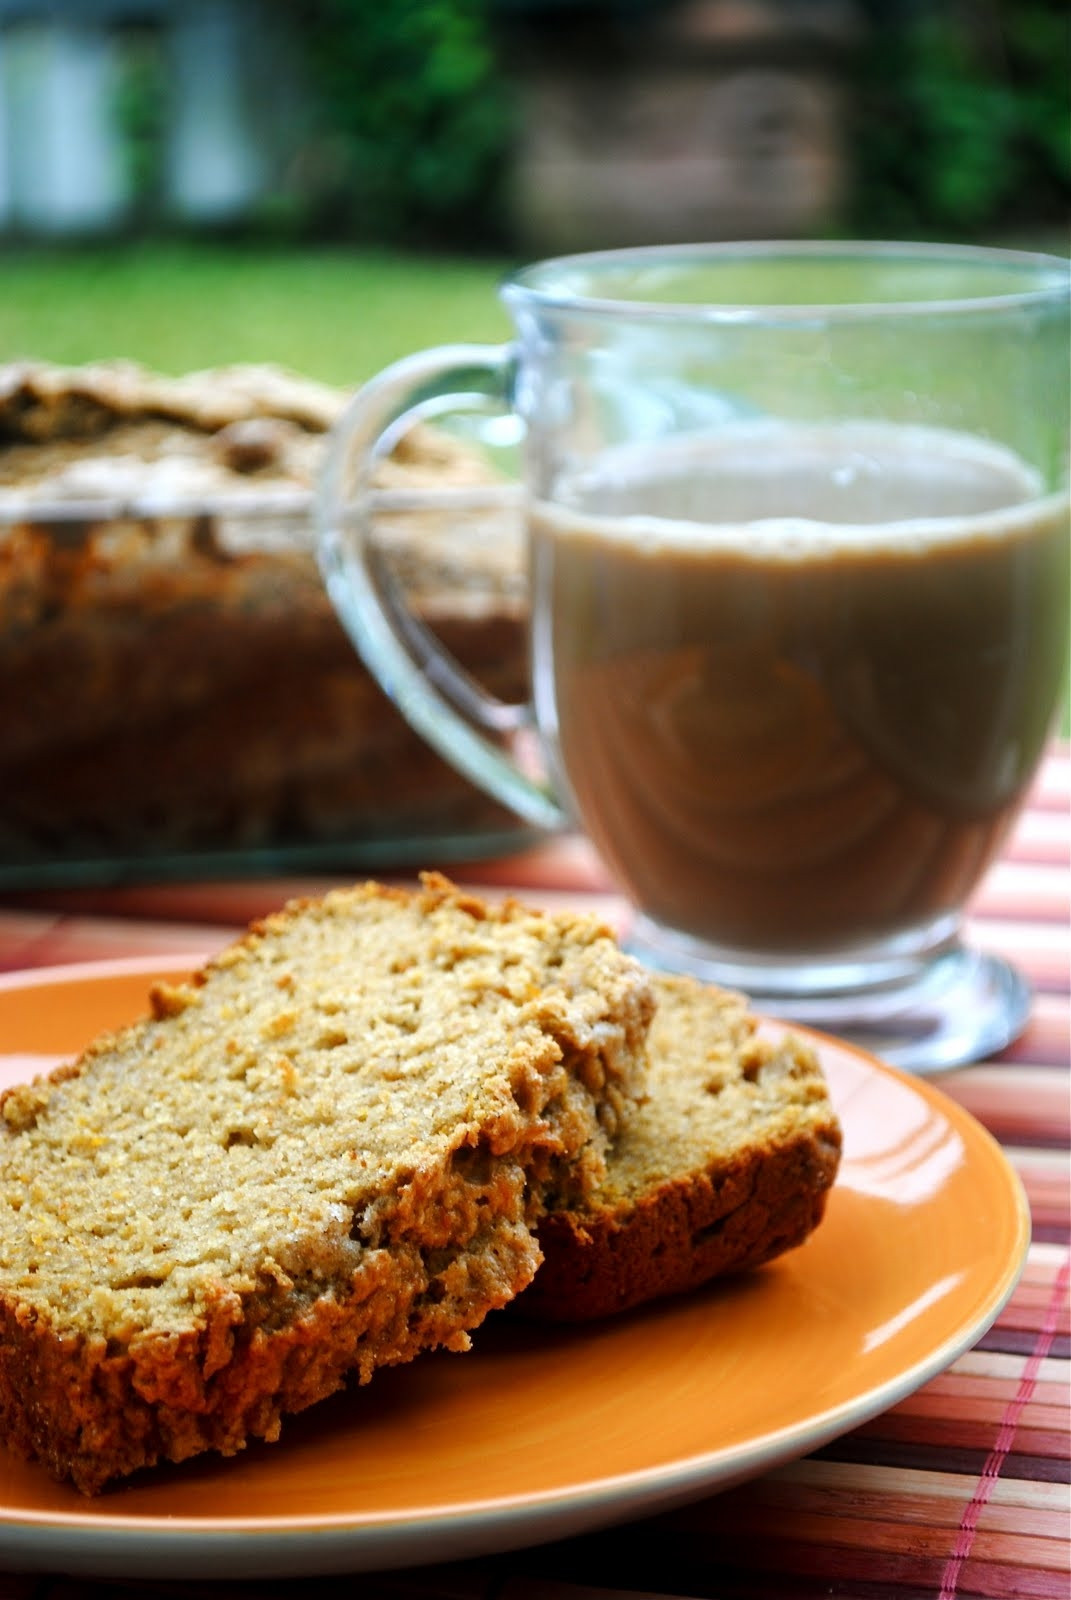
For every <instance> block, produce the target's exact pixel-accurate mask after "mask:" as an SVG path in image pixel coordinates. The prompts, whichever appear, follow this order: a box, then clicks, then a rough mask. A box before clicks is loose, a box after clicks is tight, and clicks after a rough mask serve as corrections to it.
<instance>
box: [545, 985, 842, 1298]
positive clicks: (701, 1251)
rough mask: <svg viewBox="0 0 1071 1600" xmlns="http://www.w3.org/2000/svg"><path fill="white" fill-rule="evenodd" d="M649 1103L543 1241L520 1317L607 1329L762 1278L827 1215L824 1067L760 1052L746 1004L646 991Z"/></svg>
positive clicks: (737, 999)
mask: <svg viewBox="0 0 1071 1600" xmlns="http://www.w3.org/2000/svg"><path fill="white" fill-rule="evenodd" d="M655 993H656V997H657V1010H656V1013H655V1018H654V1021H653V1023H652V1025H651V1031H650V1034H649V1038H648V1051H649V1058H650V1066H649V1094H648V1098H647V1099H646V1101H645V1102H644V1104H643V1106H642V1107H641V1109H640V1111H639V1112H638V1114H637V1115H636V1116H635V1118H633V1119H632V1121H631V1122H630V1123H629V1125H628V1127H627V1128H625V1129H624V1130H623V1131H622V1133H621V1134H620V1136H619V1138H618V1139H617V1140H616V1141H615V1144H614V1148H613V1150H612V1152H611V1155H610V1159H609V1162H608V1165H607V1171H606V1176H605V1178H604V1179H603V1181H602V1182H601V1183H600V1184H599V1185H598V1187H597V1188H596V1189H595V1191H594V1192H593V1193H592V1194H591V1195H590V1196H589V1197H588V1198H587V1199H586V1200H583V1201H581V1202H579V1203H578V1204H577V1205H575V1206H571V1207H559V1208H556V1209H555V1210H554V1212H553V1214H551V1215H548V1216H547V1217H546V1218H545V1219H544V1221H543V1222H542V1223H541V1224H540V1227H539V1239H540V1244H541V1246H542V1249H543V1253H544V1261H543V1264H542V1266H541V1267H540V1269H539V1272H538V1274H537V1276H536V1279H535V1282H534V1283H533V1285H532V1287H531V1288H530V1289H529V1290H528V1291H527V1292H526V1293H525V1294H524V1296H523V1297H522V1299H521V1300H520V1301H519V1303H518V1309H519V1310H522V1311H524V1312H525V1313H526V1314H527V1315H530V1316H534V1317H544V1318H547V1319H554V1320H570V1321H571V1320H582V1319H586V1318H592V1317H601V1316H607V1315H609V1314H611V1313H614V1312H619V1311H623V1310H626V1309H627V1308H629V1307H631V1306H635V1305H639V1304H641V1303H642V1302H644V1301H647V1300H652V1299H655V1298H659V1297H662V1296H664V1295H668V1294H675V1293H680V1292H682V1291H684V1290H688V1289H694V1288H696V1287H698V1286H699V1285H700V1284H703V1283H706V1282H708V1281H709V1280H710V1279H711V1278H714V1277H718V1276H720V1275H722V1274H724V1273H726V1272H739V1271H744V1270H745V1269H748V1268H752V1267H756V1266H760V1265H761V1264H762V1263H764V1262H766V1261H770V1260H772V1259H773V1258H774V1257H775V1256H779V1255H781V1254H783V1253H784V1252H785V1251H786V1250H789V1249H792V1248H794V1247H795V1246H796V1245H799V1244H802V1243H803V1241H804V1240H805V1239H806V1238H807V1237H808V1235H809V1234H810V1233H812V1232H813V1230H814V1229H815V1228H816V1227H817V1226H818V1224H819V1222H820V1221H821V1220H822V1217H823V1216H824V1214H825V1208H826V1200H827V1197H828V1193H829V1190H830V1188H831V1187H832V1185H833V1183H834V1181H835V1179H836V1174H837V1171H838V1168H839V1164H840V1156H841V1143H842V1136H841V1128H840V1124H839V1122H838V1119H837V1117H836V1114H835V1112H834V1109H833V1105H832V1103H831V1100H830V1097H829V1090H828V1087H827V1085H826V1082H825V1078H824V1076H823V1073H822V1069H821V1065H820V1063H819V1060H818V1057H817V1056H816V1054H815V1052H814V1051H813V1050H812V1049H811V1047H810V1046H809V1045H808V1044H806V1043H804V1042H803V1041H802V1040H800V1039H799V1038H798V1037H794V1036H793V1035H791V1034H787V1035H783V1036H780V1037H778V1038H776V1039H774V1038H769V1039H768V1038H765V1037H763V1036H761V1035H760V1033H759V1031H758V1022H757V1019H756V1017H755V1016H754V1014H753V1013H752V1012H751V1011H750V1010H749V1008H748V1005H747V1002H746V1001H745V1000H744V999H743V997H742V996H740V995H737V994H733V993H731V992H728V991H725V990H721V989H717V988H713V987H707V986H704V985H702V984H699V983H697V982H695V981H694V980H692V979H690V978H676V977H659V978H657V979H655Z"/></svg>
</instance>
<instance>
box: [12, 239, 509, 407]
mask: <svg viewBox="0 0 1071 1600" xmlns="http://www.w3.org/2000/svg"><path fill="white" fill-rule="evenodd" d="M507 270H508V269H507V265H506V264H505V263H498V262H493V261H480V260H465V259H460V258H444V259H439V258H433V257H409V256H398V255H393V254H390V253H386V252H374V251H360V252H358V251H346V250H327V249H324V250H316V249H294V250H273V249H271V248H267V249H265V248H263V247H257V248H249V247H227V246H223V245H213V246H199V245H183V244H151V245H150V244H132V245H127V246H116V247H107V248H105V247H101V248H82V249H64V250H47V249H26V250H21V251H15V250H9V251H8V252H7V253H6V254H5V255H4V256H3V257H2V258H0V361H12V360H20V359H38V360H48V361H59V362H83V361H95V360H100V359H105V358H113V357H125V358H127V359H130V360H136V361H141V362H144V363H145V364H146V365H148V366H150V367H153V368H155V369H157V370H158V371H161V372H170V373H180V372H188V371H192V370H194V369H196V368H199V367H207V366H217V365H222V364H224V363H227V362H235V361H257V362H260V361H272V362H278V363H280V364H282V365H284V366H288V367H292V368H294V369H296V370H297V371H300V372H303V373H305V374H306V375H308V376H310V377H315V378H319V379H321V380H323V381H324V382H329V383H337V384H341V385H344V386H350V385H353V384H356V383H359V382H362V381H363V380H364V379H365V378H368V377H370V376H371V375H372V374H373V373H374V372H376V371H378V370H379V368H380V367H383V366H385V365H386V364H387V362H389V361H393V360H395V359H396V358H397V357H399V356H402V355H406V354H408V353H409V352H411V351H413V350H419V349H422V348H423V347H425V346H427V345H433V344H443V343H452V342H454V341H455V340H462V341H469V340H475V341H478V342H492V343H498V342H500V341H502V340H504V339H507V338H508V337H509V331H510V325H509V322H508V319H507V317H506V314H505V312H504V311H503V310H502V308H501V307H500V305H499V303H498V299H497V289H498V285H499V284H500V282H501V281H502V278H503V277H504V276H505V274H506V271H507Z"/></svg>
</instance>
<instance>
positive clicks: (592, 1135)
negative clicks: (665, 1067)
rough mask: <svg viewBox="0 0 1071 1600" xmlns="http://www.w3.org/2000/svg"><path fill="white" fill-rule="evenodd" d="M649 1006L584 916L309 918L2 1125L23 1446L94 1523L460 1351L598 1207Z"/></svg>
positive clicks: (356, 907)
mask: <svg viewBox="0 0 1071 1600" xmlns="http://www.w3.org/2000/svg"><path fill="white" fill-rule="evenodd" d="M652 1006H653V1000H652V995H651V990H650V988H649V985H648V983H647V981H646V979H645V978H644V976H643V974H642V972H641V970H640V968H639V967H638V966H637V965H636V964H635V963H633V962H632V961H631V960H630V959H629V958H628V957H626V956H624V955H623V954H622V953H621V952H620V951H619V950H618V948H617V946H616V944H615V942H614V940H613V938H612V937H611V935H610V934H609V932H608V930H607V929H606V928H604V927H603V926H602V925H601V924H600V923H599V922H598V921H596V920H595V919H592V918H585V917H569V916H545V915H541V914H539V913H536V912H532V911H529V910H527V909H525V908H524V907H522V906H520V905H517V904H515V903H508V904H506V905H504V906H502V907H491V906H489V905H487V904H485V903H484V902H482V901H481V900H479V899H476V898H474V897H471V896H467V895H464V894H462V893H461V892H459V891H458V890H456V889H455V888H454V887H453V886H452V885H450V884H449V883H448V882H446V880H444V879H442V878H440V877H438V876H437V875H428V876H427V877H426V878H425V879H424V883H423V887H422V888H421V889H420V890H416V891H403V890H392V889H387V888H384V887H383V886H381V885H378V884H367V885H364V886H363V887H359V888H355V889H345V890H337V891H335V892H333V893H331V894H329V895H327V896H326V897H325V898H324V899H323V900H320V901H305V902H295V903H293V904H291V905H289V906H287V907H286V908H285V909H284V910H282V911H281V912H279V913H278V914H276V915H274V916H271V917H269V918H267V919H266V920H265V921H263V922H261V923H258V924H255V925H254V926H253V927H252V928H251V930H250V931H249V932H248V934H247V935H246V936H244V937H243V938H242V939H241V940H240V941H239V942H238V943H236V944H234V945H233V946H231V947H230V948H228V949H227V950H226V951H224V952H223V953H222V954H221V955H220V956H219V957H217V958H216V959H215V960H214V961H212V962H211V963H209V965H208V966H207V967H206V968H204V969H203V970H202V971H201V972H200V973H198V974H197V975H195V976H194V977H193V978H192V979H191V981H190V982H189V983H186V984H181V985H177V986H160V987H158V988H157V989H156V990H155V991H154V992H153V995H152V1016H151V1017H149V1018H147V1019H146V1020H144V1021H141V1022H137V1023H135V1024H133V1025H131V1026H129V1027H127V1028H124V1029H122V1030H121V1031H118V1032H116V1033H114V1034H113V1035H110V1036H108V1037H105V1038H102V1039H100V1040H98V1041H97V1042H95V1043H94V1044H93V1045H91V1046H90V1048H89V1049H88V1050H87V1051H86V1052H85V1053H84V1054H83V1055H82V1057H81V1058H80V1059H79V1060H78V1061H77V1062H75V1063H74V1064H73V1065H71V1066H68V1067H65V1068H61V1069H60V1070H59V1071H58V1072H56V1073H55V1074H53V1075H52V1076H51V1077H50V1078H46V1079H42V1080H38V1081H37V1082H35V1083H33V1084H31V1085H28V1086H24V1087H19V1088H15V1089H12V1090H10V1091H8V1093H7V1094H6V1095H4V1096H3V1097H2V1098H0V1437H2V1438H3V1439H4V1440H5V1441H6V1442H7V1443H8V1444H9V1445H12V1446H13V1447H15V1448H16V1449H18V1450H20V1451H22V1452H23V1453H26V1454H30V1455H32V1456H35V1457H37V1458H39V1459H40V1460H41V1461H42V1462H44V1463H45V1465H47V1466H48V1467H49V1468H50V1469H51V1471H52V1472H53V1473H55V1474H56V1475H57V1476H59V1477H69V1478H71V1479H72V1480H73V1482H74V1483H75V1485H76V1486H77V1487H78V1488H79V1489H81V1490H82V1491H83V1492H86V1493H92V1492H95V1491H96V1490H98V1489H99V1488H101V1487H102V1486H103V1485H104V1484H105V1483H106V1482H107V1481H108V1480H109V1479H112V1478H114V1477H116V1476H119V1475H122V1474H126V1473H129V1472H131V1471H134V1470H135V1469H137V1468H139V1467H141V1466H144V1465H147V1464H151V1463H153V1462H155V1461H158V1460H161V1459H168V1460H172V1461H180V1460H183V1459H184V1458H186V1457H188V1456H191V1455H193V1454H195V1453H196V1452H198V1451H202V1450H205V1449H215V1450H219V1451H222V1452H223V1453H225V1454H231V1453H233V1452H234V1451H237V1450H239V1449H241V1448H242V1446H243V1445H244V1444H245V1443H246V1442H247V1440H248V1439H250V1438H264V1439H274V1438H276V1437H277V1436H278V1433H279V1428H280V1421H281V1417H282V1415H283V1413H284V1412H287V1411H296V1410H300V1409H302V1408H304V1407H306V1406H308V1405H310V1404H312V1403H313V1402H314V1401H317V1400H319V1399H321V1398H323V1397H324V1396H326V1395H328V1394H330V1393H331V1392H332V1391H334V1390H336V1389H338V1388H339V1387H340V1386H341V1385H342V1384H343V1383H344V1382H345V1381H346V1379H347V1376H348V1375H349V1374H351V1373H353V1374H355V1375H356V1377H357V1379H358V1380H359V1381H361V1382H365V1381H367V1380H368V1379H369V1378H370V1376H371V1375H372V1373H373V1371H374V1370H375V1369H376V1368H377V1367H380V1366H383V1365H387V1364H392V1363H397V1362H402V1361H407V1360H409V1359H411V1358H412V1357H413V1356H414V1355H416V1354H417V1353H418V1352H419V1351H420V1350H422V1349H425V1348H430V1347H433V1346H446V1347H448V1348H450V1349H455V1350H462V1349H465V1348H466V1347H467V1344H468V1331H469V1330H470V1329H471V1328H473V1327H475V1326H476V1325H477V1324H478V1323H479V1322H481V1321H482V1320H483V1318H484V1317H485V1316H486V1314H487V1313H488V1312H489V1311H490V1310H492V1309H494V1308H497V1307H499V1306H501V1305H503V1304H505V1303H506V1302H507V1301H508V1300H510V1299H511V1298H512V1297H513V1296H514V1295H516V1294H517V1293H518V1292H519V1291H520V1290H521V1289H523V1288H524V1286H525V1285H526V1284H527V1283H528V1281H529V1280H530V1279H531V1277H532V1275H533V1273H534V1272H535V1270H536V1267H537V1265H538V1262H539V1252H538V1246H537V1244H536V1241H535V1237H534V1233H533V1228H534V1225H535V1224H536V1222H537V1220H538V1217H539V1215H540V1214H541V1212H542V1210H543V1209H544V1205H545V1203H546V1199H547V1197H549V1198H550V1199H551V1201H552V1202H553V1203H554V1204H555V1205H559V1206H560V1205H569V1204H582V1203H586V1201H587V1199H588V1198H589V1197H590V1196H592V1195H593V1194H594V1191H595V1189H596V1186H597V1185H598V1183H599V1182H600V1181H601V1180H602V1178H603V1176H604V1174H605V1150H606V1147H607V1143H608V1140H609V1139H611V1138H612V1137H614V1136H616V1135H617V1134H619V1133H620V1132H621V1130H622V1128H623V1127H624V1125H625V1122H626V1121H627V1118H628V1115H629V1114H630V1112H631V1109H632V1107H633V1104H634V1102H635V1100H636V1098H637V1097H638V1096H639V1095H640V1094H641V1093H642V1089H643V1083H644V1073H645V1050H644V1040H645V1034H646V1030H647V1025H648V1022H649V1019H650V1015H651V1010H652Z"/></svg>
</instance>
